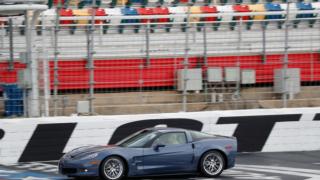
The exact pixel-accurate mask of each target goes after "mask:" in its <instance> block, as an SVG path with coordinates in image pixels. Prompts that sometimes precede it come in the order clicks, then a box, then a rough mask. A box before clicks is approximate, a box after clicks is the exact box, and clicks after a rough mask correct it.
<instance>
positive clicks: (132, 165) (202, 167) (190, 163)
mask: <svg viewBox="0 0 320 180" xmlns="http://www.w3.org/2000/svg"><path fill="white" fill-rule="evenodd" d="M236 153H237V140H236V138H235V137H226V136H219V135H210V134H206V133H202V132H198V131H191V130H185V129H177V128H167V127H154V128H148V129H144V130H141V131H139V132H137V133H135V134H133V135H131V136H129V137H127V138H125V139H123V140H122V141H120V142H118V143H117V144H115V145H106V146H85V147H80V148H77V149H74V150H72V151H70V152H68V153H66V154H65V155H64V156H63V157H62V158H61V159H60V161H59V172H60V173H61V174H63V175H66V176H68V177H74V178H79V177H94V176H95V177H100V178H102V179H105V180H120V179H123V178H125V177H149V176H168V175H189V174H195V175H198V174H200V175H202V176H206V177H217V176H219V175H220V174H221V173H222V172H223V170H225V169H229V168H232V167H234V165H235V157H236Z"/></svg>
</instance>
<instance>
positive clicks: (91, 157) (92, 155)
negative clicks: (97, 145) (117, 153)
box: [80, 153, 98, 160]
mask: <svg viewBox="0 0 320 180" xmlns="http://www.w3.org/2000/svg"><path fill="white" fill-rule="evenodd" d="M97 156H98V153H94V154H89V155H86V156H83V157H81V158H80V160H86V159H93V158H96V157H97Z"/></svg>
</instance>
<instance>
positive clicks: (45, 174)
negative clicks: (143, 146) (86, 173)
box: [0, 151, 320, 180]
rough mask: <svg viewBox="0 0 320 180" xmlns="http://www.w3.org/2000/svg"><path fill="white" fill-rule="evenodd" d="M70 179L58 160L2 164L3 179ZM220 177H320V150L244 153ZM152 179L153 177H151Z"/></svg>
mask: <svg viewBox="0 0 320 180" xmlns="http://www.w3.org/2000/svg"><path fill="white" fill-rule="evenodd" d="M13 179H20V180H68V178H66V177H64V176H60V175H58V174H57V163H56V162H30V163H19V164H14V165H6V166H5V165H0V180H13ZM183 179H189V180H198V179H199V180H206V179H210V178H199V177H166V178H157V180H183ZM216 179H220V180H235V179H238V180H239V179H243V180H304V179H306V180H320V151H312V152H288V153H242V154H239V155H238V158H237V165H236V167H235V168H233V169H231V170H227V171H224V173H223V174H222V175H221V176H220V177H219V178H216ZM149 180H151V179H149Z"/></svg>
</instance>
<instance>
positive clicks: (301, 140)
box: [0, 108, 320, 164]
mask: <svg viewBox="0 0 320 180" xmlns="http://www.w3.org/2000/svg"><path fill="white" fill-rule="evenodd" d="M157 124H167V125H168V126H170V127H180V128H186V129H193V130H198V131H204V132H208V133H212V134H220V135H227V136H236V137H237V138H238V141H239V151H240V152H281V151H311V150H320V108H293V109H255V110H234V111H207V112H192V113H167V114H145V115H121V116H70V117H50V118H28V119H22V118H21V119H1V120H0V164H10V163H16V162H27V161H49V160H57V159H59V158H60V157H61V156H62V155H63V153H65V152H67V151H70V150H71V149H73V148H76V147H79V146H83V145H91V144H96V145H107V144H114V143H115V142H117V141H119V140H120V139H122V138H124V137H126V136H128V135H129V134H131V133H133V132H136V131H138V130H140V129H143V128H147V127H153V126H155V125H157Z"/></svg>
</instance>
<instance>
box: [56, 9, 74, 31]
mask: <svg viewBox="0 0 320 180" xmlns="http://www.w3.org/2000/svg"><path fill="white" fill-rule="evenodd" d="M72 16H74V14H73V11H72V9H64V8H63V9H61V10H60V17H72ZM60 24H61V25H71V26H70V27H69V28H70V34H74V32H75V29H76V27H75V26H72V25H74V24H75V23H74V21H73V20H61V21H60Z"/></svg>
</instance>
